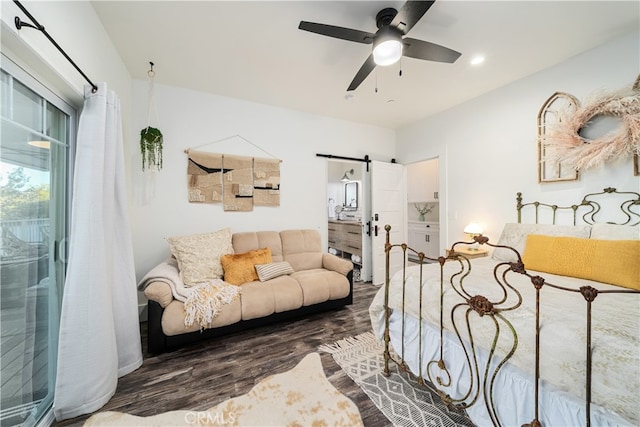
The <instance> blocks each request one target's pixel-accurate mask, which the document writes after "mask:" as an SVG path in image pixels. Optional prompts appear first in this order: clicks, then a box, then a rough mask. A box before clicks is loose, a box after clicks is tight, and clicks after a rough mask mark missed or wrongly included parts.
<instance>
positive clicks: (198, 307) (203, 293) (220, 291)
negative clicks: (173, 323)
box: [138, 257, 240, 329]
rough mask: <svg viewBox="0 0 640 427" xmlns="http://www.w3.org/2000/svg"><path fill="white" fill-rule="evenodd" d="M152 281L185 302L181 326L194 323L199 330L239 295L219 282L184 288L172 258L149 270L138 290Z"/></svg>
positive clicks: (230, 287) (176, 264)
mask: <svg viewBox="0 0 640 427" xmlns="http://www.w3.org/2000/svg"><path fill="white" fill-rule="evenodd" d="M152 282H163V283H166V284H167V285H169V287H170V288H171V294H172V295H173V297H174V298H175V299H177V300H178V301H182V302H183V303H184V309H185V318H184V324H185V326H187V327H190V326H192V325H193V324H194V323H195V322H198V324H199V325H200V328H201V329H204V328H208V327H210V326H211V323H212V322H213V319H215V318H216V316H217V315H218V314H219V313H220V311H221V310H222V308H223V306H224V305H227V304H230V303H232V302H233V301H235V300H236V299H237V298H238V296H239V295H240V287H239V286H234V285H231V284H229V283H227V282H225V281H223V280H221V279H212V280H209V281H207V282H202V283H198V284H197V285H195V286H190V287H186V286H184V282H183V281H182V279H181V278H180V271H179V270H178V262H177V261H176V259H175V258H173V257H172V258H168V259H167V260H166V261H164V262H162V263H160V264H158V265H157V266H156V267H154V268H153V269H152V270H151V271H149V272H148V273H147V274H146V275H145V276H144V277H143V278H142V280H140V282H138V290H139V291H144V289H145V288H146V287H147V286H148V285H149V284H150V283H152Z"/></svg>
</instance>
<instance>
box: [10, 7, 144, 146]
mask: <svg viewBox="0 0 640 427" xmlns="http://www.w3.org/2000/svg"><path fill="white" fill-rule="evenodd" d="M21 3H22V5H23V6H24V7H25V8H26V9H27V10H28V11H29V13H31V15H33V17H34V18H36V19H37V20H38V22H39V23H40V24H41V25H42V26H44V27H45V29H46V30H47V32H48V33H49V35H51V36H52V37H53V38H54V39H55V41H56V42H57V43H58V44H59V45H60V46H61V47H62V48H63V49H64V51H65V52H66V53H67V54H68V55H69V57H70V58H71V59H72V60H73V61H74V62H75V63H76V64H77V65H78V66H79V67H80V69H82V71H83V72H84V73H85V74H86V75H87V76H88V77H89V78H90V79H91V80H92V81H93V82H94V83H98V82H106V83H107V86H108V87H109V89H112V90H114V91H115V92H116V93H117V94H118V97H119V98H120V103H121V108H122V121H123V128H124V135H125V150H127V151H128V149H129V147H130V145H131V144H132V143H133V142H135V141H132V139H133V138H132V137H133V134H131V133H130V117H131V76H130V74H129V72H128V71H127V69H126V67H125V66H124V63H123V62H122V59H121V58H120V56H119V55H118V53H117V52H116V49H115V47H114V46H113V43H112V42H111V39H110V38H109V36H108V35H107V33H106V31H105V30H104V27H103V26H102V22H101V21H100V19H99V18H98V16H97V15H96V13H95V10H94V9H93V7H92V6H91V3H90V2H88V1H71V2H70V1H65V2H60V1H22V2H21ZM0 11H1V16H2V51H3V53H5V54H7V56H9V57H10V58H11V59H12V60H14V61H15V62H17V63H19V65H21V66H26V67H28V70H29V71H30V72H32V73H33V74H34V75H35V77H36V78H41V79H42V80H45V81H47V82H48V83H52V84H54V85H55V87H50V89H51V90H52V91H54V92H57V93H59V94H60V95H62V97H64V98H67V99H68V100H70V101H72V102H73V103H74V104H76V106H80V107H81V106H82V94H83V87H84V85H85V84H87V83H86V81H85V80H84V78H83V77H82V75H81V74H80V73H78V71H76V70H75V68H73V66H72V65H71V64H70V63H69V62H68V61H67V60H66V59H65V58H64V56H63V55H62V54H61V53H60V52H59V51H58V50H57V49H56V48H55V46H53V44H51V42H50V41H49V40H48V39H47V38H46V37H45V36H44V34H42V33H41V32H40V31H37V30H35V29H32V28H23V29H21V30H20V31H18V30H17V29H16V28H15V25H14V22H13V20H14V17H15V16H19V17H20V19H21V20H23V21H24V22H28V23H31V21H30V20H29V18H27V17H26V16H25V14H24V13H23V12H22V11H21V10H20V9H19V8H18V7H17V6H16V5H15V4H14V3H13V2H11V1H2V7H1V8H0Z"/></svg>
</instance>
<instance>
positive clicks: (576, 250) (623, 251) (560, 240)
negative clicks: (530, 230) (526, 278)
mask: <svg viewBox="0 0 640 427" xmlns="http://www.w3.org/2000/svg"><path fill="white" fill-rule="evenodd" d="M522 261H523V262H524V265H525V267H526V268H527V270H535V271H541V272H547V273H552V274H558V275H560V276H570V277H577V278H580V279H588V280H594V281H596V282H602V283H609V284H612V285H617V286H622V287H625V288H630V289H638V290H640V240H597V239H580V238H576V237H552V236H542V235H536V234H530V235H529V236H528V237H527V244H526V246H525V249H524V254H523V256H522Z"/></svg>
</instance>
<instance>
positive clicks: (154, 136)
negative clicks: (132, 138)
mask: <svg viewBox="0 0 640 427" xmlns="http://www.w3.org/2000/svg"><path fill="white" fill-rule="evenodd" d="M162 141H163V138H162V132H160V129H157V128H154V127H151V126H147V127H146V128H144V129H142V130H141V131H140V154H142V170H145V168H152V167H155V168H156V169H157V170H160V169H162Z"/></svg>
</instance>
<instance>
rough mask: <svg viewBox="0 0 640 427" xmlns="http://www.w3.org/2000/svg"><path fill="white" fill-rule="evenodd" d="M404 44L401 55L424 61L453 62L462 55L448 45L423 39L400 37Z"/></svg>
mask: <svg viewBox="0 0 640 427" xmlns="http://www.w3.org/2000/svg"><path fill="white" fill-rule="evenodd" d="M402 44H403V45H404V47H403V49H402V55H403V56H408V57H409V58H416V59H424V60H426V61H436V62H447V63H450V64H451V63H454V62H456V60H457V59H458V58H459V57H460V55H462V54H461V53H460V52H456V51H455V50H453V49H449V48H448V47H444V46H440V45H438V44H435V43H430V42H426V41H424V40H418V39H412V38H410V37H405V38H404V39H402Z"/></svg>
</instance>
